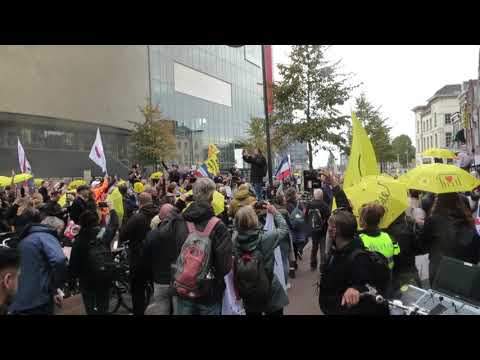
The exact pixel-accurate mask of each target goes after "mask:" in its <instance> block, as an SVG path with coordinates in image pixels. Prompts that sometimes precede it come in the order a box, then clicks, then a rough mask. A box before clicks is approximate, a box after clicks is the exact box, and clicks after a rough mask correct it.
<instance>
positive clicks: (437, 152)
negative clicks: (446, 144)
mask: <svg viewBox="0 0 480 360" xmlns="http://www.w3.org/2000/svg"><path fill="white" fill-rule="evenodd" d="M422 155H423V156H431V157H434V158H439V159H454V158H455V154H454V153H453V152H451V151H450V150H447V149H428V150H425V151H424V152H423V153H422Z"/></svg>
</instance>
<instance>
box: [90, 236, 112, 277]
mask: <svg viewBox="0 0 480 360" xmlns="http://www.w3.org/2000/svg"><path fill="white" fill-rule="evenodd" d="M104 234H105V228H102V229H101V230H100V231H99V232H98V234H97V236H96V237H95V239H93V240H91V241H90V244H89V248H88V260H87V269H88V271H89V272H90V274H91V276H90V278H91V279H94V282H95V283H96V284H97V285H104V284H108V283H109V282H111V281H112V280H113V278H114V271H115V264H114V261H113V255H112V253H111V251H110V249H107V247H106V246H105V243H104V239H103V236H104Z"/></svg>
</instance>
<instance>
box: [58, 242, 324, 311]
mask: <svg viewBox="0 0 480 360" xmlns="http://www.w3.org/2000/svg"><path fill="white" fill-rule="evenodd" d="M318 279H319V275H318V271H311V270H310V243H309V245H307V247H306V248H305V250H304V255H303V259H302V261H300V262H299V264H298V269H297V271H296V276H295V279H290V284H291V288H290V289H289V290H288V297H289V299H290V304H289V305H288V306H287V308H286V309H285V314H286V315H321V314H322V313H321V311H320V308H319V306H318V294H317V293H316V285H315V284H316V282H317V281H318ZM119 314H122V315H126V311H125V310H123V309H121V311H119ZM57 315H85V308H84V306H83V302H82V298H81V296H80V295H76V296H72V297H70V298H68V299H65V302H64V306H63V308H62V309H58V310H57Z"/></svg>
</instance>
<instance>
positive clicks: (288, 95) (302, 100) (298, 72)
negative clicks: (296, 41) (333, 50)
mask: <svg viewBox="0 0 480 360" xmlns="http://www.w3.org/2000/svg"><path fill="white" fill-rule="evenodd" d="M327 50H328V46H326V45H294V46H292V51H291V53H290V56H289V59H290V62H289V64H287V65H282V64H280V65H278V69H279V72H280V75H281V77H282V80H281V81H280V82H278V83H276V84H274V86H273V94H274V104H275V111H276V112H277V113H278V115H279V117H280V119H281V122H280V124H279V128H280V132H281V133H282V134H289V138H290V139H291V140H292V142H295V141H298V142H302V143H307V145H308V159H309V166H310V169H313V154H314V152H316V151H314V147H316V146H319V145H320V146H322V147H323V148H326V147H327V146H328V144H331V145H337V146H338V145H343V144H344V142H345V137H344V136H343V134H342V131H341V130H342V128H343V127H344V126H345V125H346V123H347V121H348V118H349V117H347V116H343V115H341V114H340V111H339V110H338V109H337V107H338V106H340V105H343V104H344V103H345V101H347V100H348V98H349V94H350V92H351V90H352V89H353V88H354V86H350V85H348V84H347V81H348V77H347V76H346V75H343V74H339V72H338V65H339V63H340V62H336V63H331V62H329V61H327V60H326V58H325V52H326V51H327Z"/></svg>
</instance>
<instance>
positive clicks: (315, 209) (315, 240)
mask: <svg viewBox="0 0 480 360" xmlns="http://www.w3.org/2000/svg"><path fill="white" fill-rule="evenodd" d="M323 195H324V193H323V191H322V190H320V189H315V190H314V192H313V200H312V201H311V202H310V203H308V204H307V212H306V214H305V217H306V218H307V219H308V223H309V225H310V229H311V231H312V252H311V256H310V268H311V269H312V270H317V268H318V262H317V252H318V250H319V248H320V262H321V263H322V264H324V263H325V261H326V252H325V237H326V235H327V227H328V225H327V221H328V218H329V217H330V207H329V206H328V204H327V203H326V202H325V201H324V200H323Z"/></svg>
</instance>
